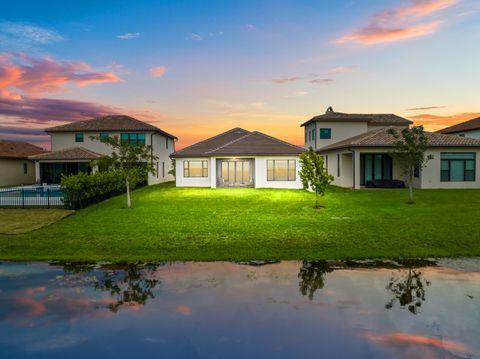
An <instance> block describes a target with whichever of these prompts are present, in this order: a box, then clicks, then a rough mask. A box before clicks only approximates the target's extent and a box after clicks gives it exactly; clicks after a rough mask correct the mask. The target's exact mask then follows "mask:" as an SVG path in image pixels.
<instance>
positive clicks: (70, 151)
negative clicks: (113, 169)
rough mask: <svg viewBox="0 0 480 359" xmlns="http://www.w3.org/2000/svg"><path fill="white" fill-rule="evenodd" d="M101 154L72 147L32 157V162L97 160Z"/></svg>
mask: <svg viewBox="0 0 480 359" xmlns="http://www.w3.org/2000/svg"><path fill="white" fill-rule="evenodd" d="M100 157H102V155H101V154H99V153H96V152H93V151H89V150H87V149H86V148H83V147H71V148H65V149H63V150H58V151H52V152H47V153H42V154H39V155H35V156H30V157H29V158H30V159H31V160H96V159H98V158H100Z"/></svg>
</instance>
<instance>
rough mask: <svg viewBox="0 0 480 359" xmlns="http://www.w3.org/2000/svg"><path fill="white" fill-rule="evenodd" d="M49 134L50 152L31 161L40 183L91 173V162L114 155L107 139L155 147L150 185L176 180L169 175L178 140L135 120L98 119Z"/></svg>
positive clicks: (49, 131) (109, 117)
mask: <svg viewBox="0 0 480 359" xmlns="http://www.w3.org/2000/svg"><path fill="white" fill-rule="evenodd" d="M46 132H47V133H48V134H49V135H50V142H51V152H48V153H43V154H38V155H34V156H30V157H29V158H30V159H31V160H33V161H35V166H36V174H37V176H36V182H37V183H49V184H50V183H60V179H61V175H62V174H65V175H68V174H77V173H79V172H86V173H89V172H91V171H92V169H91V167H90V162H91V161H92V160H96V159H99V158H101V157H102V156H105V155H110V154H111V153H112V148H111V147H110V146H108V145H107V144H105V143H103V142H102V141H101V139H102V138H106V137H117V138H120V140H121V141H126V142H127V143H131V144H140V145H149V146H152V154H153V155H155V156H157V157H158V159H157V161H156V162H155V164H154V166H155V168H156V173H155V174H153V175H152V174H150V175H149V177H148V184H155V183H160V182H166V181H173V176H172V175H171V174H169V173H168V172H169V171H170V170H171V161H170V158H169V156H170V154H172V153H173V152H174V151H175V141H176V140H177V138H176V137H175V136H173V135H171V134H169V133H167V132H165V131H163V130H161V129H159V128H157V127H155V126H153V125H150V124H148V123H145V122H142V121H139V120H137V119H135V118H133V117H130V116H125V115H112V116H103V117H97V118H94V119H91V120H85V121H78V122H72V123H68V124H65V125H61V126H56V127H51V128H48V129H47V130H46ZM92 137H94V138H99V139H100V141H99V140H96V139H92Z"/></svg>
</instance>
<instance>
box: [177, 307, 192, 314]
mask: <svg viewBox="0 0 480 359" xmlns="http://www.w3.org/2000/svg"><path fill="white" fill-rule="evenodd" d="M176 312H177V313H178V314H181V315H192V308H190V307H187V306H186V305H179V306H178V307H177V310H176Z"/></svg>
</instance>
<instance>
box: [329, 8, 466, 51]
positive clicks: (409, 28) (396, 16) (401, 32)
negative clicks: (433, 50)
mask: <svg viewBox="0 0 480 359" xmlns="http://www.w3.org/2000/svg"><path fill="white" fill-rule="evenodd" d="M457 2H458V0H412V1H411V4H409V5H405V6H401V7H398V8H395V9H392V10H386V11H382V12H380V13H377V14H375V15H373V16H372V17H371V19H370V24H369V25H368V26H366V27H362V28H360V29H358V30H355V31H353V32H352V33H350V34H348V35H345V36H342V37H340V38H339V39H337V40H336V41H335V42H336V43H337V44H345V43H348V42H356V43H359V44H362V45H374V44H379V43H385V42H394V41H400V40H406V39H412V38H417V37H422V36H427V35H431V34H433V33H435V32H436V31H437V30H438V28H439V27H440V25H441V24H442V23H443V21H439V20H436V21H429V22H423V23H418V20H419V19H422V18H425V17H427V16H429V15H431V14H433V13H435V12H437V11H440V10H444V9H446V8H448V7H451V6H453V5H455V4H456V3H457Z"/></svg>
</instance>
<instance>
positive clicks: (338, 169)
mask: <svg viewBox="0 0 480 359" xmlns="http://www.w3.org/2000/svg"><path fill="white" fill-rule="evenodd" d="M341 158H342V155H341V154H340V153H337V177H340V160H341Z"/></svg>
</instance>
